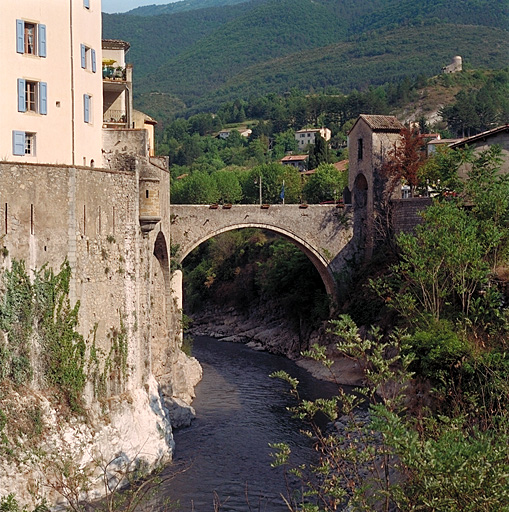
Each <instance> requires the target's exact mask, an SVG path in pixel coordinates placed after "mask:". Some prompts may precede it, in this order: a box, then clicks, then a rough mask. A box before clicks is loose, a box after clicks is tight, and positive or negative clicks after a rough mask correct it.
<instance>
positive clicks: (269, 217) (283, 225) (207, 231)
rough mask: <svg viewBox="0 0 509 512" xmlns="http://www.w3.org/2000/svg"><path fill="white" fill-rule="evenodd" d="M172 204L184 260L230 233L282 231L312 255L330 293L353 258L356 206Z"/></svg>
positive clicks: (174, 230) (173, 223)
mask: <svg viewBox="0 0 509 512" xmlns="http://www.w3.org/2000/svg"><path fill="white" fill-rule="evenodd" d="M214 206H215V205H213V206H212V207H211V206H209V205H171V207H170V221H171V229H170V232H171V243H172V245H173V246H176V245H177V244H178V246H179V255H178V257H179V259H180V260H181V261H182V260H183V259H184V258H185V257H186V256H187V255H188V254H189V253H190V252H191V251H192V250H193V249H194V248H195V247H197V246H199V245H200V244H201V243H203V242H205V241H206V240H208V239H209V238H212V237H214V236H217V235H219V234H221V233H224V232H226V231H231V230H233V229H242V228H259V229H266V230H269V231H273V232H276V233H279V234H280V235H282V236H283V237H285V238H287V239H288V240H290V241H291V242H293V243H294V244H295V245H297V246H298V247H299V248H301V249H302V251H303V252H304V253H305V254H306V255H307V256H308V257H309V259H310V260H311V262H312V263H313V264H314V265H315V267H316V268H317V270H318V271H319V273H320V275H321V276H322V279H323V281H324V283H325V287H326V289H327V291H328V293H329V294H331V295H333V296H335V295H336V291H337V287H336V280H335V276H336V275H337V273H338V272H341V271H342V270H343V269H344V267H345V264H346V262H347V261H348V259H349V258H351V257H352V243H351V242H352V238H353V222H352V210H351V209H350V208H349V207H348V206H347V207H345V208H337V207H336V206H335V205H308V206H307V207H306V208H303V207H302V206H300V205H293V204H292V205H270V206H268V207H265V208H264V207H262V206H260V205H232V206H231V207H224V206H217V207H214Z"/></svg>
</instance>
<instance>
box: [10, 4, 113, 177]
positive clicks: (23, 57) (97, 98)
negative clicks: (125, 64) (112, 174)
mask: <svg viewBox="0 0 509 512" xmlns="http://www.w3.org/2000/svg"><path fill="white" fill-rule="evenodd" d="M101 31H102V28H101V2H100V0H44V1H43V0H16V1H15V2H11V1H3V2H2V15H1V16H0V66H1V67H0V69H2V76H1V78H0V120H1V122H0V160H3V161H13V162H23V163H39V164H59V165H61V164H64V165H73V166H92V167H93V166H94V165H98V166H100V165H101V161H102V151H101V145H102V123H103V91H102V72H101V62H102V49H101Z"/></svg>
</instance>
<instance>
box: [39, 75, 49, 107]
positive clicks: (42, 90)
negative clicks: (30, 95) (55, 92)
mask: <svg viewBox="0 0 509 512" xmlns="http://www.w3.org/2000/svg"><path fill="white" fill-rule="evenodd" d="M47 113H48V84H47V83H46V82H39V114H43V115H46V114H47Z"/></svg>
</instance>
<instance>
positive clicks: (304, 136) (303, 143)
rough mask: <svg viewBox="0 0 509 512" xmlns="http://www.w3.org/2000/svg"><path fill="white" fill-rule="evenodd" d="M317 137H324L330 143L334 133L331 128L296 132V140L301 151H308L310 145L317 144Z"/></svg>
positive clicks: (306, 129) (304, 129)
mask: <svg viewBox="0 0 509 512" xmlns="http://www.w3.org/2000/svg"><path fill="white" fill-rule="evenodd" d="M317 136H320V137H322V138H323V139H324V140H325V141H327V142H328V141H329V140H330V139H331V136H332V132H331V131H330V130H329V128H303V129H302V130H297V131H296V132H295V140H296V141H297V144H298V145H299V151H301V150H303V149H306V148H307V147H308V146H309V145H310V144H314V143H315V138H316V137H317Z"/></svg>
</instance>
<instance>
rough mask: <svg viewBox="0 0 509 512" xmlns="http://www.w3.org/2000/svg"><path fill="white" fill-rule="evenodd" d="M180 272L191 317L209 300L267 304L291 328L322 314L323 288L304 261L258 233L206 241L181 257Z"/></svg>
mask: <svg viewBox="0 0 509 512" xmlns="http://www.w3.org/2000/svg"><path fill="white" fill-rule="evenodd" d="M184 269H185V272H184V285H185V301H184V303H185V304H186V308H188V310H189V311H190V312H191V313H192V311H193V310H196V309H199V308H200V307H203V305H204V304H205V303H210V302H212V303H213V302H219V303H221V304H222V305H223V306H224V305H226V304H232V305H235V307H237V308H238V309H239V310H243V309H247V308H248V307H251V306H252V304H254V303H256V301H262V302H265V301H272V302H271V303H273V304H275V306H274V307H275V308H276V307H279V308H282V311H283V314H284V316H285V317H286V318H288V319H290V320H291V321H292V322H293V323H294V324H295V326H296V328H297V329H301V328H307V327H308V326H309V325H311V324H315V323H316V322H317V321H318V320H321V319H324V318H326V317H327V315H328V311H329V302H328V297H327V294H326V292H325V289H324V285H323V283H322V280H321V278H320V276H319V274H318V272H317V271H316V269H315V268H314V267H313V265H312V264H311V262H310V261H309V260H308V259H307V257H306V256H305V255H304V254H303V253H302V251H301V250H300V249H298V248H297V247H295V246H294V245H293V244H291V243H289V242H286V241H284V240H282V239H280V238H274V237H273V236H270V234H268V233H264V232H261V231H259V230H252V229H243V230H238V231H231V232H227V233H223V234H222V235H220V236H218V237H215V238H213V239H211V240H209V241H208V242H207V243H206V244H202V245H201V246H200V247H198V248H197V249H195V250H194V251H193V252H192V253H191V254H190V255H189V256H187V257H186V259H185V260H184ZM310 291H311V293H310ZM276 305H277V306H276Z"/></svg>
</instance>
